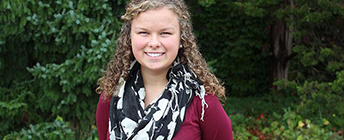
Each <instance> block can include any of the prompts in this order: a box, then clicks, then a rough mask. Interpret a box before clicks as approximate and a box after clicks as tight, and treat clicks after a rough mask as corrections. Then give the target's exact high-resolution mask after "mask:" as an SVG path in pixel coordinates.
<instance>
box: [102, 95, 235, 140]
mask: <svg viewBox="0 0 344 140" xmlns="http://www.w3.org/2000/svg"><path fill="white" fill-rule="evenodd" d="M102 96H103V95H102ZM110 100H111V99H109V98H107V99H106V100H105V101H104V100H102V98H99V102H98V108H97V115H96V117H97V127H98V135H99V140H108V139H109V130H108V129H109V113H110ZM205 101H206V103H207V104H208V108H205V113H204V121H202V120H201V115H202V102H201V99H200V98H199V97H197V96H195V97H194V98H193V100H192V102H191V104H190V106H189V108H188V109H187V111H186V114H185V119H184V121H183V124H182V126H181V127H180V129H179V131H178V133H177V135H175V136H174V137H173V140H233V135H232V124H231V121H230V119H229V117H228V116H227V114H226V112H225V111H224V109H223V107H222V105H221V103H220V101H219V100H218V98H217V97H216V96H215V95H206V96H205Z"/></svg>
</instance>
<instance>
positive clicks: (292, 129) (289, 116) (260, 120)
mask: <svg viewBox="0 0 344 140" xmlns="http://www.w3.org/2000/svg"><path fill="white" fill-rule="evenodd" d="M273 114H274V115H273V116H270V117H266V116H264V115H263V114H261V115H260V116H259V117H257V118H254V117H245V116H244V115H242V114H235V115H233V116H231V119H232V122H233V131H234V138H235V139H238V140H246V139H297V140H303V139H338V140H339V139H343V138H344V137H343V134H341V133H338V134H337V132H332V131H330V130H328V129H326V127H327V126H326V125H328V121H327V120H326V119H324V120H322V121H323V124H320V125H319V124H314V123H312V122H311V121H310V120H309V119H304V118H302V117H301V115H300V114H298V113H296V112H295V111H292V110H291V109H290V108H289V109H285V111H284V114H283V115H279V114H277V113H273Z"/></svg>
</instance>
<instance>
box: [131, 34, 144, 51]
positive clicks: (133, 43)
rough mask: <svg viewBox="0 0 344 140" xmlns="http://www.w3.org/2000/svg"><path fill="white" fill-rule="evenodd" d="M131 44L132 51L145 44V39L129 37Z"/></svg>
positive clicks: (141, 47) (139, 48)
mask: <svg viewBox="0 0 344 140" xmlns="http://www.w3.org/2000/svg"><path fill="white" fill-rule="evenodd" d="M131 46H132V49H133V51H139V50H141V49H143V48H144V47H145V46H146V43H145V39H142V38H140V37H135V36H134V37H132V39H131Z"/></svg>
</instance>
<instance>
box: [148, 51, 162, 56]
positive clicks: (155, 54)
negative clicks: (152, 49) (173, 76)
mask: <svg viewBox="0 0 344 140" xmlns="http://www.w3.org/2000/svg"><path fill="white" fill-rule="evenodd" d="M146 54H147V55H148V56H150V57H159V56H161V55H163V54H165V53H148V52H146Z"/></svg>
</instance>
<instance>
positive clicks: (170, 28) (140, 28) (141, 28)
mask: <svg viewBox="0 0 344 140" xmlns="http://www.w3.org/2000/svg"><path fill="white" fill-rule="evenodd" d="M138 29H139V30H147V29H146V28H143V27H136V28H135V30H138ZM165 30H173V31H174V28H172V27H167V28H163V29H161V31H165Z"/></svg>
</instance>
